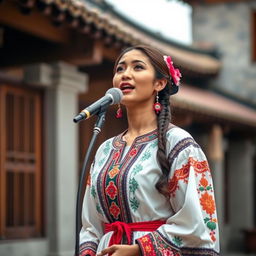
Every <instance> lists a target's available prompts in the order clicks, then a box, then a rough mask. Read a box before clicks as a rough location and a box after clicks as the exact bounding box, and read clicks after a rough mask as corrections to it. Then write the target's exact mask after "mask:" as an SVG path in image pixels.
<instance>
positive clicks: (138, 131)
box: [125, 108, 157, 142]
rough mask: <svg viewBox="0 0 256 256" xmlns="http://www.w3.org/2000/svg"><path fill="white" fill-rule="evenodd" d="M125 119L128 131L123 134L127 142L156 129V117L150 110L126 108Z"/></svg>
mask: <svg viewBox="0 0 256 256" xmlns="http://www.w3.org/2000/svg"><path fill="white" fill-rule="evenodd" d="M127 118H128V130H127V133H126V134H125V139H126V141H127V142H128V141H129V142H131V141H133V140H134V139H135V138H136V137H138V136H140V135H143V134H146V133H148V132H150V131H153V130H155V129H156V128H157V117H156V114H155V113H154V111H153V110H152V109H151V108H150V109H145V108H127Z"/></svg>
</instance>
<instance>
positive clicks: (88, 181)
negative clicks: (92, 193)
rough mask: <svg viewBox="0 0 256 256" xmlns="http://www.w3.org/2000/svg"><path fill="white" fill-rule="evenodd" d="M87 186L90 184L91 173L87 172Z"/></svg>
mask: <svg viewBox="0 0 256 256" xmlns="http://www.w3.org/2000/svg"><path fill="white" fill-rule="evenodd" d="M86 184H87V186H91V175H90V174H89V175H88V177H87V180H86Z"/></svg>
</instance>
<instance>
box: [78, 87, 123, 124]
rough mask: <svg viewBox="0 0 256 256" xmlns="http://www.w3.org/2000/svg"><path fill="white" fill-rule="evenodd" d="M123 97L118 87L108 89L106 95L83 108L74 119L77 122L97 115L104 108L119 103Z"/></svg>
mask: <svg viewBox="0 0 256 256" xmlns="http://www.w3.org/2000/svg"><path fill="white" fill-rule="evenodd" d="M122 98H123V93H122V91H121V90H120V89H118V88H111V89H109V90H107V92H106V94H105V96H103V97H102V98H100V99H99V100H97V101H95V102H94V103H93V104H91V105H90V106H88V107H87V108H85V109H83V110H82V111H81V112H80V114H78V115H77V116H76V117H75V118H74V119H73V121H74V122H75V123H78V122H80V121H81V120H83V119H88V118H90V117H91V116H93V115H96V114H98V113H100V112H102V111H104V110H106V108H107V107H108V106H109V105H113V104H118V103H120V101H121V100H122Z"/></svg>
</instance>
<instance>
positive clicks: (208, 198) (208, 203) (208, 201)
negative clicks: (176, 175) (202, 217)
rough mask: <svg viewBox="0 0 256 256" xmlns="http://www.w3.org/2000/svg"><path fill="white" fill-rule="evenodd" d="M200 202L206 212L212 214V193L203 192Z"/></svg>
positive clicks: (213, 204) (213, 208) (213, 206)
mask: <svg viewBox="0 0 256 256" xmlns="http://www.w3.org/2000/svg"><path fill="white" fill-rule="evenodd" d="M200 204H201V205H202V207H203V210H204V211H206V212H207V213H208V214H210V215H212V214H214V212H215V202H214V200H213V197H212V195H209V194H208V193H207V192H205V193H204V194H203V195H202V196H201V198H200Z"/></svg>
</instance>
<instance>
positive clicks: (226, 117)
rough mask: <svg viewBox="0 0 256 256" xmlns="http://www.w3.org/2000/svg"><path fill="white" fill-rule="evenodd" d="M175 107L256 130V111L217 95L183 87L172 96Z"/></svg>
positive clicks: (190, 87) (186, 86)
mask: <svg viewBox="0 0 256 256" xmlns="http://www.w3.org/2000/svg"><path fill="white" fill-rule="evenodd" d="M172 101H173V105H174V106H175V107H178V108H180V109H183V110H189V111H192V112H194V113H197V114H202V115H205V116H209V117H212V118H217V119H220V120H223V121H224V122H225V123H227V121H230V122H232V123H233V124H240V125H241V124H242V125H246V126H249V127H251V128H253V129H254V130H255V127H256V111H255V109H253V108H250V107H247V106H245V105H243V104H240V103H238V102H235V101H233V100H231V99H228V98H226V97H224V96H222V95H219V94H217V93H214V92H211V91H206V90H202V89H199V88H196V87H192V86H188V85H183V86H181V88H180V90H179V93H178V94H176V95H174V96H172Z"/></svg>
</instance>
